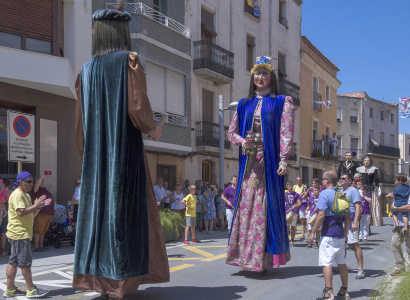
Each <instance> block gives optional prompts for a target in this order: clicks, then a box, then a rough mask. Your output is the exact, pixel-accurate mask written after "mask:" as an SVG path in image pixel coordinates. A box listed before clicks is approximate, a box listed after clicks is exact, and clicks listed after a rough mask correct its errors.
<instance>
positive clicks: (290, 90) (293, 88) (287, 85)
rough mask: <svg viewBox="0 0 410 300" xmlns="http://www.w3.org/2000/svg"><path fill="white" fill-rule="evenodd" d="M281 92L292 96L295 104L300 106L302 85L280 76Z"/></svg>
mask: <svg viewBox="0 0 410 300" xmlns="http://www.w3.org/2000/svg"><path fill="white" fill-rule="evenodd" d="M278 84H279V94H281V95H286V96H291V97H292V98H293V104H294V105H295V106H299V107H300V87H299V86H298V85H296V84H294V83H292V82H290V81H287V80H286V79H284V78H279V80H278Z"/></svg>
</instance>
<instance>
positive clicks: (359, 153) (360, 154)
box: [337, 148, 365, 161]
mask: <svg viewBox="0 0 410 300" xmlns="http://www.w3.org/2000/svg"><path fill="white" fill-rule="evenodd" d="M347 151H354V152H356V156H355V157H354V158H353V159H354V160H362V159H363V158H364V156H365V153H364V151H363V150H362V149H356V150H352V149H351V148H338V149H337V152H338V158H339V160H340V161H345V160H346V152H347Z"/></svg>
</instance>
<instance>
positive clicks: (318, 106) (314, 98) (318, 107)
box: [313, 92, 322, 111]
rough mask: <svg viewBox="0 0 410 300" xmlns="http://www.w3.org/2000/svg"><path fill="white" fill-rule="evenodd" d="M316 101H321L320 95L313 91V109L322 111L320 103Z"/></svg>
mask: <svg viewBox="0 0 410 300" xmlns="http://www.w3.org/2000/svg"><path fill="white" fill-rule="evenodd" d="M316 101H322V95H320V94H319V93H316V92H313V109H314V110H317V111H322V104H319V103H316Z"/></svg>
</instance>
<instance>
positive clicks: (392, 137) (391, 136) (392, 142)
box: [390, 134, 396, 147]
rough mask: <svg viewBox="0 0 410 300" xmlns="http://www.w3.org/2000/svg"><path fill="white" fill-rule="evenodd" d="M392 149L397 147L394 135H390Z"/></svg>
mask: <svg viewBox="0 0 410 300" xmlns="http://www.w3.org/2000/svg"><path fill="white" fill-rule="evenodd" d="M390 147H396V146H395V144H394V134H391V135H390Z"/></svg>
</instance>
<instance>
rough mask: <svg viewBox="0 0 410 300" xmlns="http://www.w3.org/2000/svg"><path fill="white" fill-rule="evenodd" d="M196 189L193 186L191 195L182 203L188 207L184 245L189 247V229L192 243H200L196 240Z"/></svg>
mask: <svg viewBox="0 0 410 300" xmlns="http://www.w3.org/2000/svg"><path fill="white" fill-rule="evenodd" d="M195 193H196V187H195V185H191V187H190V188H189V194H188V195H187V196H186V197H185V198H184V200H182V201H181V203H182V204H183V205H185V207H186V211H185V217H186V227H185V241H184V244H187V245H189V242H188V234H189V229H191V233H192V242H193V243H200V241H199V240H198V239H196V238H195V224H196V202H197V199H196V195H195Z"/></svg>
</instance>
